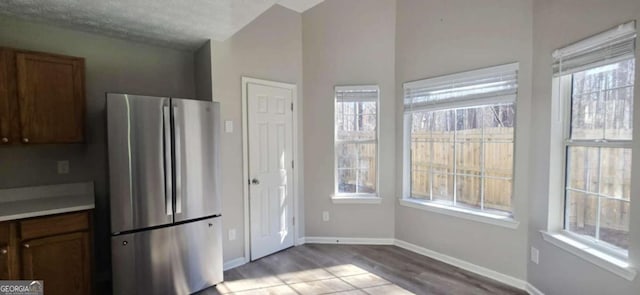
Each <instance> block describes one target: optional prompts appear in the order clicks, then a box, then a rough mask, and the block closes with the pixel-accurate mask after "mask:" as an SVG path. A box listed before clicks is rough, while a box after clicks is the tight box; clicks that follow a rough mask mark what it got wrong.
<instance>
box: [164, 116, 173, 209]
mask: <svg viewBox="0 0 640 295" xmlns="http://www.w3.org/2000/svg"><path fill="white" fill-rule="evenodd" d="M162 115H163V120H162V121H163V122H162V123H163V129H164V142H163V148H164V170H165V175H166V176H165V191H164V207H165V210H166V211H165V212H166V213H167V215H173V199H172V195H173V180H172V179H173V177H172V169H171V110H170V109H169V105H164V106H163V107H162Z"/></svg>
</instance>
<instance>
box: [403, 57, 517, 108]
mask: <svg viewBox="0 0 640 295" xmlns="http://www.w3.org/2000/svg"><path fill="white" fill-rule="evenodd" d="M517 92H518V63H512V64H507V65H501V66H496V67H491V68H485V69H479V70H474V71H468V72H462V73H457V74H452V75H446V76H440V77H436V78H429V79H424V80H419V81H413V82H407V83H405V84H404V109H405V112H414V111H422V110H427V109H429V110H434V109H450V108H461V107H467V106H477V105H482V104H495V103H501V102H504V103H508V102H514V101H515V98H516V94H517Z"/></svg>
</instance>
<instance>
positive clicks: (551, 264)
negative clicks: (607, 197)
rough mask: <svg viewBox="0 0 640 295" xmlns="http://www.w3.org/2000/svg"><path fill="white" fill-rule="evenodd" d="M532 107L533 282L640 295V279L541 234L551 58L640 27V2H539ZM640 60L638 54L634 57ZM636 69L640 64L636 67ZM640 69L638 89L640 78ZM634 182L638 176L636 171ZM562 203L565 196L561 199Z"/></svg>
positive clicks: (634, 223) (635, 209)
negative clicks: (629, 25)
mask: <svg viewBox="0 0 640 295" xmlns="http://www.w3.org/2000/svg"><path fill="white" fill-rule="evenodd" d="M533 11H534V12H533V13H534V14H533V41H534V46H533V48H534V50H533V62H534V63H533V64H534V67H533V104H532V108H531V112H532V113H534V114H535V116H536V128H535V129H533V130H532V133H531V135H530V137H531V142H532V143H535V147H536V148H535V149H532V150H531V159H534V161H532V165H531V174H530V175H531V177H530V179H529V181H530V185H529V187H530V194H529V198H530V208H531V209H530V212H531V222H530V228H529V240H530V243H531V245H532V246H534V247H536V248H538V249H539V250H540V264H538V265H536V264H533V263H529V265H528V278H529V282H530V283H532V284H533V285H534V286H536V287H537V288H538V289H540V290H541V291H542V292H544V293H545V294H576V295H577V294H580V295H583V294H584V295H588V294H593V295H596V294H620V295H624V294H628V295H631V294H634V295H637V294H640V279H638V278H637V277H636V279H635V281H633V282H629V281H627V280H625V279H623V278H621V277H618V276H616V275H614V274H612V273H610V272H608V271H605V270H603V269H601V268H599V267H597V266H595V265H593V264H591V263H589V262H587V261H585V260H583V259H581V258H578V257H576V256H574V255H572V254H569V253H568V252H565V251H564V250H561V249H559V248H557V247H555V246H553V245H551V244H549V243H547V242H545V241H544V240H542V237H541V236H540V233H539V231H540V230H545V229H547V220H548V216H549V212H552V213H553V212H555V210H553V209H552V210H551V211H550V210H549V201H548V200H549V199H550V198H554V197H558V196H550V193H549V165H550V164H549V162H550V161H549V138H550V122H551V120H552V118H551V114H552V111H551V79H552V76H551V62H552V60H551V53H552V52H553V50H554V49H556V48H560V47H563V46H565V45H568V44H570V43H573V42H575V41H578V40H581V39H583V38H586V37H589V36H591V35H593V34H596V33H598V32H601V31H604V30H607V29H609V28H611V27H613V26H616V25H618V24H621V23H624V22H627V21H630V20H633V19H635V20H637V21H640V1H637V0H615V1H600V0H562V1H557V0H553V1H552V0H535V1H534V10H533ZM636 57H640V51H637V52H636ZM636 64H637V62H636ZM638 73H639V72H638V67H637V66H636V85H640V74H638ZM639 98H640V87H635V102H636V107H635V116H634V121H635V122H634V129H635V133H634V138H635V140H634V157H633V166H634V167H640V157H639V156H637V155H638V153H637V152H638V151H640V140H638V138H640V119H639V118H640V107H638V101H639V100H638V99H639ZM632 173H633V175H632V177H633V179H636V180H637V179H638V175H640V171H638V170H634V171H633V172H632ZM639 187H640V186H639V185H635V186H634V187H633V188H632V190H633V191H632V196H633V197H632V198H635V199H633V202H632V203H631V206H632V208H631V242H630V245H631V248H630V249H629V252H630V256H631V262H632V263H634V264H635V265H636V266H638V265H640V199H638V198H637V196H639V195H640V190H639ZM560 197H561V196H560Z"/></svg>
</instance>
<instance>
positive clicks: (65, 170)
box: [58, 160, 69, 174]
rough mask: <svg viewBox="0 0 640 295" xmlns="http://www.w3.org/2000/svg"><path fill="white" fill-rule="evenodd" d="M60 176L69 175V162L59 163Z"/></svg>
mask: <svg viewBox="0 0 640 295" xmlns="http://www.w3.org/2000/svg"><path fill="white" fill-rule="evenodd" d="M58 174H69V161H66V160H65V161H58Z"/></svg>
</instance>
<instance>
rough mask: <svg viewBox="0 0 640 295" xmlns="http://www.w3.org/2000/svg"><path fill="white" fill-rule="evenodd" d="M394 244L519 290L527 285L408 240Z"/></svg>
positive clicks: (396, 241) (519, 280) (524, 282)
mask: <svg viewBox="0 0 640 295" xmlns="http://www.w3.org/2000/svg"><path fill="white" fill-rule="evenodd" d="M395 245H396V246H398V247H400V248H403V249H406V250H409V251H411V252H415V253H418V254H421V255H424V256H427V257H430V258H433V259H435V260H439V261H442V262H444V263H447V264H450V265H453V266H456V267H459V268H461V269H464V270H466V271H470V272H473V273H476V274H479V275H481V276H484V277H487V278H490V279H493V280H496V281H498V282H501V283H503V284H507V285H509V286H512V287H514V288H518V289H521V290H526V287H527V282H526V281H523V280H521V279H518V278H514V277H512V276H509V275H505V274H503V273H499V272H497V271H494V270H491V269H488V268H486V267H482V266H479V265H476V264H473V263H471V262H467V261H464V260H461V259H458V258H454V257H451V256H448V255H445V254H442V253H439V252H436V251H433V250H429V249H427V248H423V247H420V246H418V245H414V244H411V243H409V242H405V241H402V240H398V239H396V240H395Z"/></svg>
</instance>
